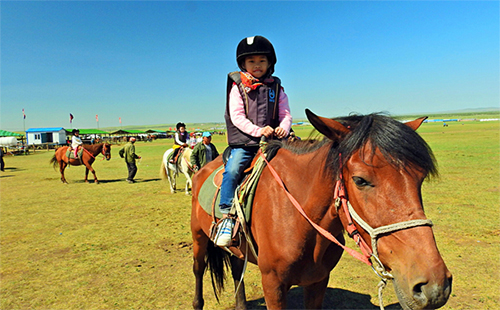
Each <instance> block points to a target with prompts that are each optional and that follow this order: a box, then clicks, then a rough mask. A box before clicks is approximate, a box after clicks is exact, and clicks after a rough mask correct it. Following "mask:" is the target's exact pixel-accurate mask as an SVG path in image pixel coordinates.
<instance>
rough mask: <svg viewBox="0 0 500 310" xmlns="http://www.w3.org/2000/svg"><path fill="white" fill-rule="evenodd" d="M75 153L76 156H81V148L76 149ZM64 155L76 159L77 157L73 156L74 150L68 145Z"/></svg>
mask: <svg viewBox="0 0 500 310" xmlns="http://www.w3.org/2000/svg"><path fill="white" fill-rule="evenodd" d="M77 154H78V158H82V155H83V148H80V149H79V150H78V152H77ZM66 157H68V158H69V159H77V158H75V152H74V151H73V149H72V148H70V147H68V150H67V151H66Z"/></svg>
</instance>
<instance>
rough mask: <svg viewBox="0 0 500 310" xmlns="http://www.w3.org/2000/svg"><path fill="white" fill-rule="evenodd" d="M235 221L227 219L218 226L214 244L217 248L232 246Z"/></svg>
mask: <svg viewBox="0 0 500 310" xmlns="http://www.w3.org/2000/svg"><path fill="white" fill-rule="evenodd" d="M233 227H234V220H233V219H231V218H225V219H223V220H222V223H220V224H219V225H217V233H216V234H215V238H214V243H215V245H217V246H221V247H225V246H230V245H231V237H232V235H233Z"/></svg>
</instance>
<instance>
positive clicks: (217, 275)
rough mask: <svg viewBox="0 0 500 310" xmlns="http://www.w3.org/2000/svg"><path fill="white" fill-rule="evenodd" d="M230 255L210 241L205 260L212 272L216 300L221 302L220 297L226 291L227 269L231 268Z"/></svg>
mask: <svg viewBox="0 0 500 310" xmlns="http://www.w3.org/2000/svg"><path fill="white" fill-rule="evenodd" d="M229 258H230V257H229V253H228V252H226V251H224V250H223V249H222V248H220V247H218V246H215V245H214V243H213V242H212V241H208V246H207V254H206V256H205V259H206V261H207V264H208V269H209V270H210V278H211V279H212V287H213V288H214V294H215V298H216V299H217V302H219V295H220V293H221V292H222V291H223V290H224V280H225V279H226V269H228V268H229V265H230V259H229Z"/></svg>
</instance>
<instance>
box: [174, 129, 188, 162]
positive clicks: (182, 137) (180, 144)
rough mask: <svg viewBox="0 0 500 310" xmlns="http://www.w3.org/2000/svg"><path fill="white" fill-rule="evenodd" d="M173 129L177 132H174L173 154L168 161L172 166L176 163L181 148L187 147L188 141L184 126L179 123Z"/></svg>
mask: <svg viewBox="0 0 500 310" xmlns="http://www.w3.org/2000/svg"><path fill="white" fill-rule="evenodd" d="M175 128H176V129H177V131H176V132H175V136H174V146H173V149H174V154H173V155H172V158H171V159H170V163H172V164H175V163H176V162H177V157H178V156H179V154H180V153H181V152H182V151H181V150H182V149H183V148H185V147H188V144H187V142H188V141H189V132H187V131H186V124H184V123H181V122H179V123H177V125H175Z"/></svg>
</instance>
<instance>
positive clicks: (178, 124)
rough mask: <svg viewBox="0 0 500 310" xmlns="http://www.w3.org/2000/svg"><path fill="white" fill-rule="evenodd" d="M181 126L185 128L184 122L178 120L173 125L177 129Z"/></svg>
mask: <svg viewBox="0 0 500 310" xmlns="http://www.w3.org/2000/svg"><path fill="white" fill-rule="evenodd" d="M181 127H184V128H186V124H184V123H181V122H179V123H177V125H175V128H176V129H177V130H179V129H180V128H181Z"/></svg>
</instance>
